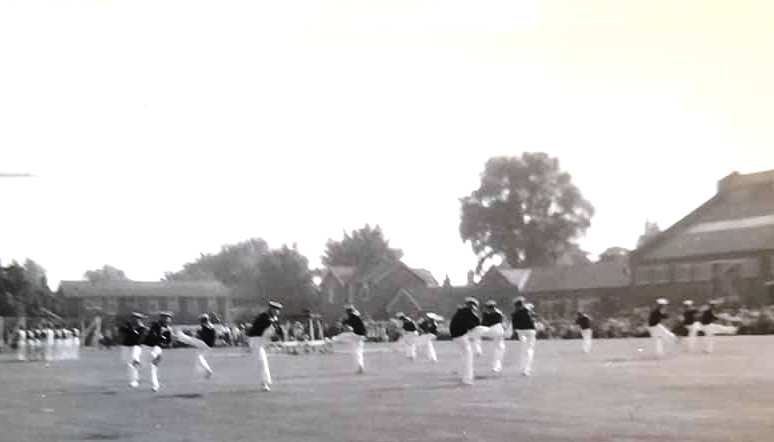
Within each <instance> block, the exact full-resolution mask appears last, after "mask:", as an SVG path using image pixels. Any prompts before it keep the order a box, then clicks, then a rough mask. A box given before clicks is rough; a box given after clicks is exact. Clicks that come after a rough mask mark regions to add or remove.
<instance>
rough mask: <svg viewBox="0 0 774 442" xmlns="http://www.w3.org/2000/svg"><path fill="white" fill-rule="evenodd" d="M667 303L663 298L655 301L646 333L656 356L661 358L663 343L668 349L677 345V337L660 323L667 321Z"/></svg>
mask: <svg viewBox="0 0 774 442" xmlns="http://www.w3.org/2000/svg"><path fill="white" fill-rule="evenodd" d="M668 304H669V301H668V300H666V299H664V298H659V299H657V300H656V306H655V307H654V308H653V310H651V312H650V316H649V317H648V332H649V333H650V336H651V337H652V338H653V343H654V345H655V350H656V356H658V357H661V356H663V355H664V342H666V343H667V344H668V345H670V347H673V346H674V345H675V344H676V343H677V337H676V336H675V335H674V333H672V332H671V331H669V329H668V328H666V327H665V326H664V325H663V324H662V323H661V321H663V320H664V319H667V318H668V317H669V315H668V314H667V313H666V306H667V305H668Z"/></svg>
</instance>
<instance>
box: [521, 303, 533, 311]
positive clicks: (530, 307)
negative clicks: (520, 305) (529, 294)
mask: <svg viewBox="0 0 774 442" xmlns="http://www.w3.org/2000/svg"><path fill="white" fill-rule="evenodd" d="M524 307H525V308H526V309H527V310H532V309H534V308H535V304H532V303H529V302H528V303H526V304H524Z"/></svg>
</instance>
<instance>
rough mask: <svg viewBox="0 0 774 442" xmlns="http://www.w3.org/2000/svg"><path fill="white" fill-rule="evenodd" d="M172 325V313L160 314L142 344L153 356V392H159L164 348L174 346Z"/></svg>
mask: <svg viewBox="0 0 774 442" xmlns="http://www.w3.org/2000/svg"><path fill="white" fill-rule="evenodd" d="M171 323H172V313H171V312H161V313H159V319H158V320H157V321H156V322H154V323H153V324H151V326H150V328H149V329H148V333H147V334H146V335H145V339H144V340H143V341H142V344H143V345H145V346H146V347H150V355H151V365H150V373H151V390H153V391H159V365H161V355H162V353H163V349H164V348H169V347H170V346H171V345H172V328H171V327H170V324H171Z"/></svg>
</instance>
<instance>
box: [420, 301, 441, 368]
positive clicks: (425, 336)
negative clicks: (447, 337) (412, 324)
mask: <svg viewBox="0 0 774 442" xmlns="http://www.w3.org/2000/svg"><path fill="white" fill-rule="evenodd" d="M441 320H443V318H442V317H441V316H439V315H437V314H435V313H432V312H426V313H425V314H424V315H423V316H422V318H421V319H420V320H419V323H418V325H419V331H420V333H421V334H420V335H419V338H418V339H417V345H418V346H422V345H424V346H425V348H426V349H427V358H428V359H430V361H431V362H438V355H437V354H436V353H435V345H433V341H435V340H436V339H438V321H441Z"/></svg>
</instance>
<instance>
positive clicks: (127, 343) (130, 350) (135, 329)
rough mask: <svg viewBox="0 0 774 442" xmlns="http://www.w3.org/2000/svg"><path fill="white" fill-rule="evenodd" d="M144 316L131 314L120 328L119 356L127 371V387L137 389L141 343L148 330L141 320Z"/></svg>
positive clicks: (135, 313)
mask: <svg viewBox="0 0 774 442" xmlns="http://www.w3.org/2000/svg"><path fill="white" fill-rule="evenodd" d="M143 319H145V316H144V315H143V314H142V313H137V312H134V313H132V316H131V318H130V319H129V321H128V322H127V323H126V324H124V325H123V326H122V327H121V328H120V332H121V355H122V357H123V360H124V362H126V365H127V366H128V369H129V386H130V387H132V388H137V386H139V384H140V374H139V372H138V370H139V368H140V363H141V357H142V347H141V344H142V341H143V339H144V338H145V334H146V333H147V332H148V328H147V327H145V324H143V322H142V320H143Z"/></svg>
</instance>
